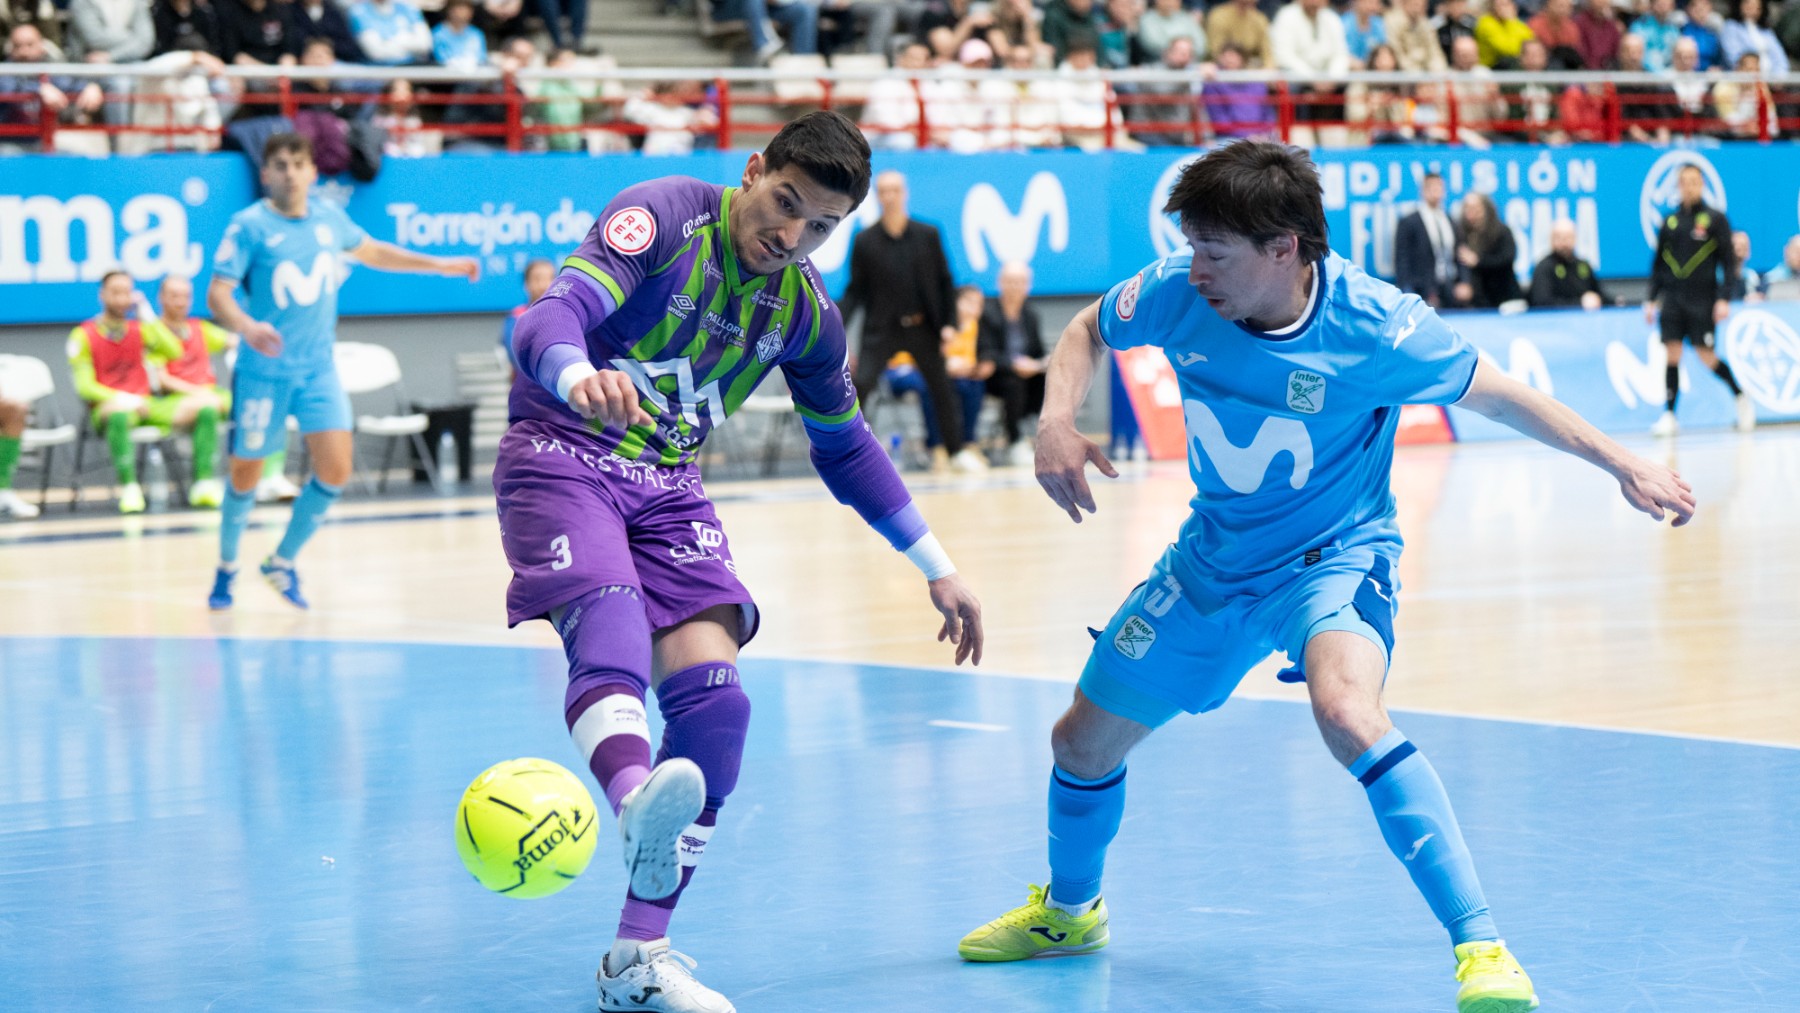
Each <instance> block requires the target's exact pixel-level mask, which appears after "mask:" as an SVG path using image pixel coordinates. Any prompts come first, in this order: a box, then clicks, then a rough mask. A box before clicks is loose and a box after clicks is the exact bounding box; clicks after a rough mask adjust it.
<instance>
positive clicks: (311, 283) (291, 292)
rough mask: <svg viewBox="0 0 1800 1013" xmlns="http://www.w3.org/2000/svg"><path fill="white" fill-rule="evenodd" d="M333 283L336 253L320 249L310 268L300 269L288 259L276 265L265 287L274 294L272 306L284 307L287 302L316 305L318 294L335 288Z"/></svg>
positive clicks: (334, 279) (335, 279)
mask: <svg viewBox="0 0 1800 1013" xmlns="http://www.w3.org/2000/svg"><path fill="white" fill-rule="evenodd" d="M337 283H338V259H337V254H335V253H329V252H321V253H320V254H319V255H318V256H316V257H314V258H313V262H312V269H311V270H310V271H304V272H303V271H301V270H300V265H298V264H296V263H294V262H293V261H291V260H284V261H282V262H281V263H279V264H276V265H275V275H274V277H273V278H272V279H271V280H270V285H269V287H270V289H271V291H272V293H273V294H274V296H275V305H276V306H277V307H279V308H281V309H287V308H288V307H289V306H290V305H296V304H297V305H300V306H312V305H315V304H317V303H318V301H319V297H320V296H322V295H324V294H325V293H327V292H335V291H337Z"/></svg>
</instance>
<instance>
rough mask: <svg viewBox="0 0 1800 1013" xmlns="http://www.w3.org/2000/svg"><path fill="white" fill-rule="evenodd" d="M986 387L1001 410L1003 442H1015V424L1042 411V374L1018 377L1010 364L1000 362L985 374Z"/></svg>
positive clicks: (1016, 434) (1016, 425)
mask: <svg viewBox="0 0 1800 1013" xmlns="http://www.w3.org/2000/svg"><path fill="white" fill-rule="evenodd" d="M987 387H988V393H989V394H992V395H994V396H995V397H997V398H999V399H1000V404H1001V406H1002V408H1003V409H1004V410H1003V412H1002V414H1001V420H1002V423H1003V424H1004V425H1005V427H1006V442H1007V443H1008V444H1009V445H1010V444H1014V443H1017V442H1019V425H1020V424H1021V423H1023V422H1024V421H1025V420H1026V419H1027V418H1030V417H1031V416H1033V415H1036V414H1038V413H1039V412H1041V411H1043V410H1044V374H1042V373H1039V374H1038V375H1036V376H1020V375H1019V374H1017V373H1015V372H1013V371H1012V368H1011V367H1010V366H1006V365H1000V366H998V367H997V368H995V370H994V375H993V376H990V377H988V382H987Z"/></svg>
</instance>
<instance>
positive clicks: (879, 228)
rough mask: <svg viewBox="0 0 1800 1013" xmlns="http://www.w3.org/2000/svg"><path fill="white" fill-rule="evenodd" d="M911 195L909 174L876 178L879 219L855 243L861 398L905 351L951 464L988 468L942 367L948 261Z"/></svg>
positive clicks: (853, 305)
mask: <svg viewBox="0 0 1800 1013" xmlns="http://www.w3.org/2000/svg"><path fill="white" fill-rule="evenodd" d="M906 196H907V194H906V177H905V176H902V175H901V174H900V173H898V172H895V171H894V170H892V169H889V170H888V171H886V172H883V173H882V174H880V175H879V176H876V177H875V198H876V200H878V201H880V202H881V221H880V222H879V223H877V224H876V225H875V227H874V228H869V229H864V230H862V231H861V232H859V233H857V235H856V240H855V242H854V243H852V244H851V246H850V283H849V285H848V287H846V288H845V289H844V294H843V296H842V297H841V298H839V299H838V309H839V310H840V311H841V312H842V313H843V315H844V320H845V321H846V322H848V321H849V319H850V316H851V314H853V313H855V312H856V311H857V310H858V309H861V310H863V311H864V315H863V328H862V351H861V352H860V353H859V354H858V356H857V360H856V372H855V374H854V380H855V383H856V398H857V400H858V401H860V402H862V403H863V404H865V405H866V404H868V403H869V394H870V392H871V391H873V390H874V389H875V385H876V384H877V383H880V382H881V374H882V371H883V370H885V369H886V368H887V363H888V360H889V359H891V358H893V357H894V355H895V354H896V353H899V352H906V353H908V354H910V355H911V356H912V358H913V362H914V363H916V364H917V365H918V367H919V375H920V376H921V377H923V378H924V380H925V389H926V391H928V392H929V393H930V395H931V410H932V411H934V412H936V413H937V419H938V431H939V432H941V433H943V436H944V451H945V453H946V454H947V455H948V456H949V458H950V463H951V466H952V467H954V468H956V469H957V470H959V471H982V470H985V469H986V467H987V461H986V459H985V458H983V457H982V456H981V455H980V453H979V452H978V451H975V450H973V449H971V450H969V452H968V453H964V452H963V451H964V445H963V437H962V433H963V422H962V400H961V399H960V398H958V397H957V396H956V389H955V388H954V387H952V386H951V385H950V374H949V373H948V372H946V371H945V369H944V346H943V340H944V339H943V332H944V329H945V328H946V327H948V326H949V325H950V324H952V323H954V322H955V315H956V284H955V281H954V280H953V279H952V278H951V276H950V261H949V258H948V257H946V256H945V254H944V242H943V240H942V239H941V238H939V236H938V230H937V229H936V228H935V227H933V226H930V225H927V224H925V223H924V222H920V221H914V220H913V219H912V218H911V217H910V216H909V215H908V214H907V208H906Z"/></svg>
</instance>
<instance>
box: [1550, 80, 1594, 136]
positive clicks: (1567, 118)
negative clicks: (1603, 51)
mask: <svg viewBox="0 0 1800 1013" xmlns="http://www.w3.org/2000/svg"><path fill="white" fill-rule="evenodd" d="M1556 109H1557V113H1558V119H1559V120H1560V121H1561V123H1562V128H1563V130H1564V131H1565V132H1566V133H1567V134H1568V135H1569V139H1570V140H1572V141H1601V140H1606V90H1605V86H1604V85H1602V84H1600V83H1599V82H1594V83H1592V84H1572V85H1569V86H1568V87H1567V88H1564V89H1563V93H1562V94H1561V95H1559V96H1557V99H1556Z"/></svg>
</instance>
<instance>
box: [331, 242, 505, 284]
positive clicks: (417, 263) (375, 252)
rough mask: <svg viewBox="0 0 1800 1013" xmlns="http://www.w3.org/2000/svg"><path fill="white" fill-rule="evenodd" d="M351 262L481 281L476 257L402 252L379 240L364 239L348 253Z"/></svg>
mask: <svg viewBox="0 0 1800 1013" xmlns="http://www.w3.org/2000/svg"><path fill="white" fill-rule="evenodd" d="M349 257H350V259H351V260H354V261H356V262H357V263H359V264H362V265H364V266H365V267H372V268H374V269H376V270H377V271H404V272H406V273H408V274H442V275H446V276H448V277H451V278H467V279H469V280H470V281H480V280H481V262H480V261H479V260H476V259H475V258H474V257H433V256H431V255H429V254H425V253H414V252H412V251H411V250H403V249H401V248H400V247H398V246H395V245H394V244H392V243H384V242H382V241H381V240H379V239H365V240H363V241H362V242H361V243H359V244H357V247H356V249H354V250H351V251H350V253H349Z"/></svg>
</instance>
